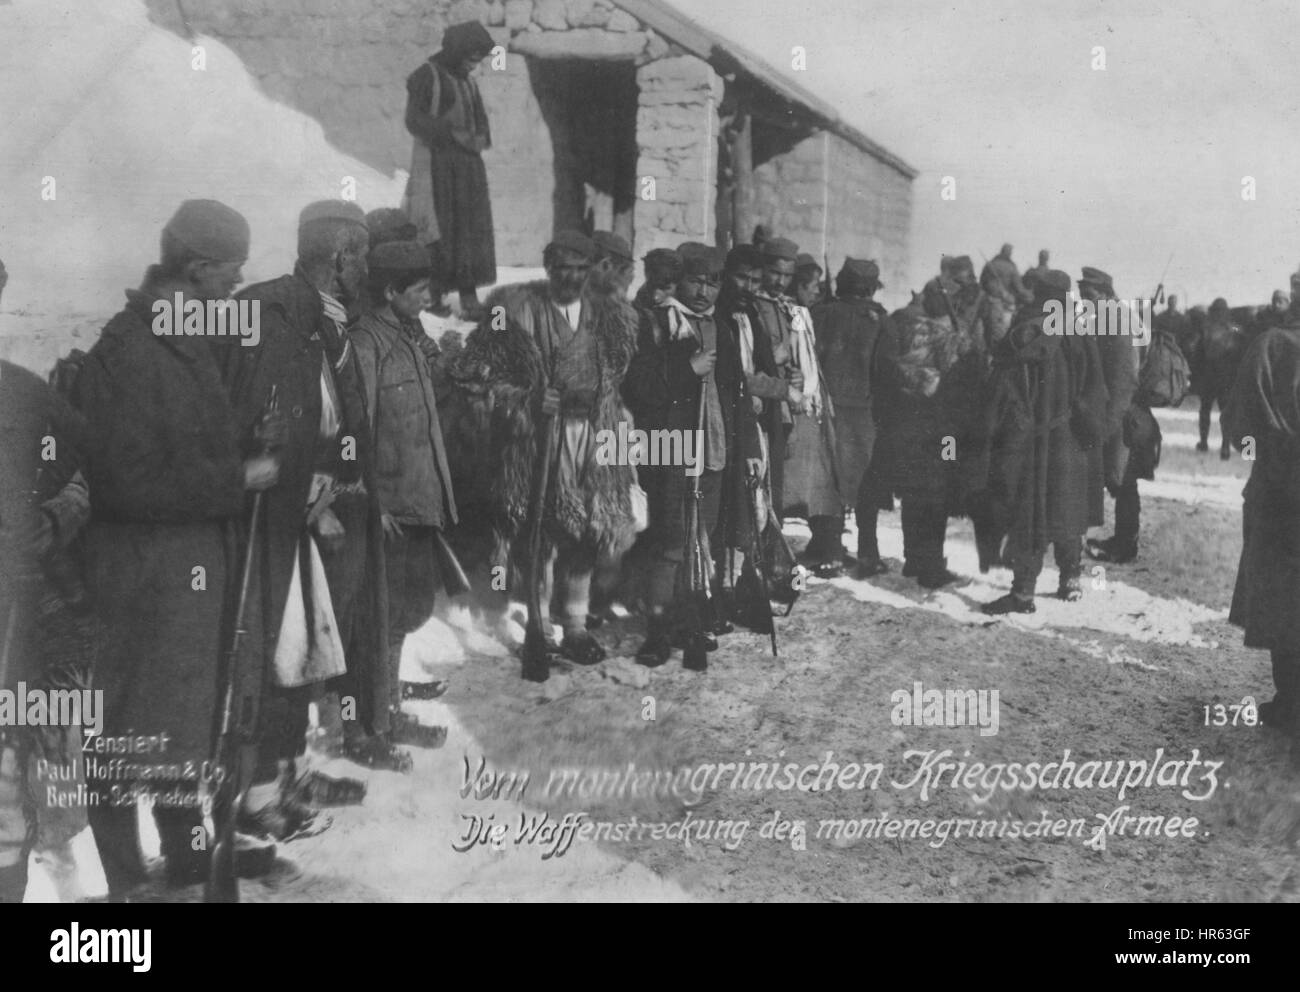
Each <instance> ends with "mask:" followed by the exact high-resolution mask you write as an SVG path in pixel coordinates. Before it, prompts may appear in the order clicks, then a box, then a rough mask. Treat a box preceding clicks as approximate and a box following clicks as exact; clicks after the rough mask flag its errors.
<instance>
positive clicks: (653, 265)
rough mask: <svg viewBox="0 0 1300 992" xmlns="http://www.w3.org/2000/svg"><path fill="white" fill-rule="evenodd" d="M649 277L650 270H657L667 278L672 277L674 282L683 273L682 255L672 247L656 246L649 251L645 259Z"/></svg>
mask: <svg viewBox="0 0 1300 992" xmlns="http://www.w3.org/2000/svg"><path fill="white" fill-rule="evenodd" d="M643 261H644V262H645V270H646V275H647V277H648V276H649V274H650V271H651V270H652V269H653V270H657V271H658V272H660V273H661V274H662V275H663V276H664V277H665V278H668V279H672V280H673V281H674V282H675V281H676V280H677V279H678V277H679V276H681V274H682V269H683V264H682V256H681V255H679V254H678V253H677V252H675V251H673V250H672V249H671V248H656V249H654V251H652V252H649V253H648V254H647V255H646V257H645V258H644V259H643Z"/></svg>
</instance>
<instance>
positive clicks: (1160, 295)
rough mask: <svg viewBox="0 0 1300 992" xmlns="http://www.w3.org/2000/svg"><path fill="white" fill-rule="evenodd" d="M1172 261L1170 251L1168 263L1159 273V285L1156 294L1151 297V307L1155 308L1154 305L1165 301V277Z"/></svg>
mask: <svg viewBox="0 0 1300 992" xmlns="http://www.w3.org/2000/svg"><path fill="white" fill-rule="evenodd" d="M1173 261H1174V253H1173V252H1172V251H1171V252H1170V253H1169V261H1167V262H1165V271H1164V272H1162V273H1160V282H1159V284H1158V285H1157V286H1156V292H1155V295H1154V296H1153V297H1151V306H1152V307H1154V306H1156V304H1158V303H1163V302H1164V299H1165V277H1166V276H1167V275H1169V266H1170V265H1172V264H1173Z"/></svg>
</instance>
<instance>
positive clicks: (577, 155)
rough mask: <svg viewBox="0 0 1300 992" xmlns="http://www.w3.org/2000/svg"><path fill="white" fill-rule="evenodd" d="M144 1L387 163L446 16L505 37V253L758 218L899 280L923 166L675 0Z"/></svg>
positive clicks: (500, 225) (700, 229) (501, 152)
mask: <svg viewBox="0 0 1300 992" xmlns="http://www.w3.org/2000/svg"><path fill="white" fill-rule="evenodd" d="M146 3H147V6H148V9H149V13H150V17H151V18H152V19H153V20H154V21H155V23H157V24H159V25H161V26H163V27H166V28H167V29H168V30H170V31H173V32H175V33H176V34H179V35H181V36H182V37H186V38H196V37H198V36H209V37H212V38H215V39H217V40H219V41H221V42H222V43H224V44H225V45H227V46H229V47H230V48H231V49H232V50H234V51H235V52H236V53H237V54H238V55H239V57H240V59H241V60H242V61H243V63H244V65H245V66H246V68H247V69H248V71H249V72H250V73H251V74H252V75H253V76H254V77H255V78H256V79H257V80H258V83H259V85H260V86H261V87H262V89H263V90H264V91H265V93H266V94H267V95H268V96H270V97H272V98H274V99H276V100H278V101H281V102H283V103H285V104H287V105H289V106H291V107H294V108H296V109H298V110H300V111H302V112H304V113H306V114H308V115H310V116H311V117H313V118H315V119H316V120H317V121H319V122H320V123H321V125H322V127H323V128H324V132H325V136H326V137H327V139H328V140H329V141H330V143H331V144H332V145H334V146H335V147H337V148H339V149H340V150H341V151H343V152H345V153H346V154H348V155H350V156H353V157H355V158H357V159H359V160H360V161H362V162H364V163H365V164H367V165H369V166H371V167H373V168H375V169H376V170H378V171H380V172H382V173H385V174H388V175H394V174H396V173H397V172H398V170H400V169H405V168H407V167H409V162H410V149H411V139H410V136H409V135H408V134H407V132H406V130H405V127H404V126H403V122H402V117H403V111H404V105H405V85H404V84H405V78H406V76H407V74H408V73H410V72H411V71H412V70H413V69H414V68H416V66H418V65H419V64H420V63H421V62H422V61H423V60H424V59H425V58H427V57H428V55H429V54H431V53H432V52H433V51H435V50H436V49H437V46H438V41H439V39H440V37H441V35H442V31H443V29H444V28H445V27H446V25H448V24H452V23H458V22H460V21H466V20H473V19H477V20H480V21H482V22H483V23H484V24H485V25H487V27H488V29H489V31H491V33H492V35H493V37H494V38H495V39H496V40H497V41H498V43H499V45H500V49H499V51H498V53H497V57H496V58H495V59H493V60H490V62H489V63H484V66H483V68H482V70H481V72H482V77H481V79H480V86H481V89H482V92H483V97H484V101H485V103H486V105H487V109H488V113H489V115H490V117H491V120H492V130H493V139H494V142H495V145H494V147H493V148H492V149H491V150H490V151H489V152H488V153H487V155H486V156H485V160H486V162H487V167H488V175H489V182H490V183H491V187H492V194H493V212H494V219H495V223H496V228H497V255H498V262H499V263H500V264H501V265H505V266H510V265H523V266H535V265H537V264H538V262H539V259H540V250H541V247H542V245H543V243H544V242H545V241H546V240H547V239H548V237H549V236H550V234H551V233H552V232H553V231H554V230H557V229H560V228H565V227H586V228H587V229H593V228H612V229H614V230H616V231H619V232H620V233H623V234H625V235H630V236H634V239H635V245H636V250H637V254H638V255H641V254H644V253H645V252H646V251H648V250H650V249H652V248H656V247H665V246H673V245H676V244H677V243H679V242H681V241H683V240H688V239H693V240H700V241H706V242H710V243H717V244H720V245H723V246H724V247H726V246H729V245H730V244H732V243H735V242H738V241H746V240H748V239H749V236H750V234H751V233H752V231H753V228H754V226H755V224H758V223H763V224H767V225H768V226H770V227H771V228H772V229H773V230H774V231H775V232H777V233H779V234H782V235H785V236H788V237H791V238H794V239H795V240H797V241H799V242H800V243H801V245H802V246H803V248H804V250H806V251H809V252H811V253H813V254H815V255H818V256H820V255H821V254H822V253H823V252H825V253H827V254H828V255H829V256H830V257H831V259H832V264H833V265H838V264H839V262H838V260H839V259H840V258H842V257H843V256H844V255H845V254H853V255H857V256H866V257H871V258H876V259H878V260H879V261H880V263H881V267H882V269H883V278H884V280H885V282H886V284H887V285H892V287H895V288H902V287H903V286H904V283H905V278H906V277H905V273H906V271H907V240H908V228H909V224H910V211H911V181H912V179H913V178H914V176H915V174H916V173H915V171H914V170H913V169H912V168H911V167H910V166H908V165H907V163H905V162H903V161H902V160H901V159H899V158H898V157H897V156H895V155H893V154H891V153H890V152H889V151H887V150H886V149H884V148H882V147H880V146H879V145H877V144H875V143H874V142H872V141H871V140H870V139H869V138H867V137H866V136H865V135H864V134H862V133H861V132H860V131H858V130H856V129H854V128H853V127H851V126H849V125H847V124H846V123H844V121H843V120H842V119H840V117H839V116H838V114H837V113H836V112H835V111H834V110H833V109H832V108H830V107H829V106H827V105H826V104H825V103H824V102H823V101H821V100H820V99H818V98H817V97H816V96H814V95H812V94H810V93H808V92H806V91H804V90H803V89H802V88H800V87H799V86H797V85H795V84H794V83H792V82H791V81H790V80H788V79H787V78H786V77H785V76H784V75H782V74H781V73H779V72H777V71H776V70H775V69H773V68H772V67H771V66H769V65H767V64H766V63H764V62H762V61H761V60H760V59H758V58H756V57H755V56H754V55H752V54H750V53H748V52H746V51H745V50H743V49H742V48H740V47H739V46H737V45H735V44H734V43H732V42H730V41H729V40H727V39H725V38H722V37H719V36H718V35H716V34H714V33H713V32H710V31H708V30H706V29H704V28H702V27H701V26H700V25H698V24H696V23H695V22H693V21H692V20H690V19H689V18H688V17H686V16H684V15H683V14H681V13H680V12H679V11H677V10H676V9H674V8H673V7H672V6H670V5H669V4H668V3H665V2H661V0H618V2H610V0H491V2H488V0H202V2H201V3H200V2H197V0H146ZM381 205H383V204H375V203H365V204H364V206H366V207H367V208H371V207H374V206H381Z"/></svg>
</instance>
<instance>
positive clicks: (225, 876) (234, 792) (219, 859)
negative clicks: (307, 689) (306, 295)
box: [200, 385, 277, 902]
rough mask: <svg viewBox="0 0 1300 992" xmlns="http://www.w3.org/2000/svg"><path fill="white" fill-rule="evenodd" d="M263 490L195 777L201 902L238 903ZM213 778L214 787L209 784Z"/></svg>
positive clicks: (269, 408) (271, 403) (272, 406)
mask: <svg viewBox="0 0 1300 992" xmlns="http://www.w3.org/2000/svg"><path fill="white" fill-rule="evenodd" d="M276 391H277V387H276V386H274V385H273V386H272V387H271V397H270V399H269V400H268V401H267V405H266V412H267V413H268V414H269V413H274V412H275V410H276V407H277V400H276ZM262 495H263V491H262V490H260V489H259V490H258V491H257V492H255V493H254V494H253V509H252V512H251V513H250V515H249V522H248V538H247V540H246V541H245V542H244V560H243V565H242V569H241V573H240V578H239V602H238V605H237V606H236V608H235V629H234V633H233V634H232V635H231V638H230V647H229V648H227V649H226V658H225V665H224V666H223V670H222V673H221V680H222V681H221V721H220V723H219V725H218V729H217V738H216V741H215V742H214V744H213V747H212V760H211V762H210V767H209V768H208V769H207V772H206V775H205V777H204V778H203V779H202V780H201V782H200V792H201V793H205V792H206V793H207V795H205V796H203V798H204V800H205V803H204V805H205V806H206V805H207V804H208V801H210V803H211V819H212V825H211V827H210V828H209V831H208V832H209V834H210V835H211V836H212V837H213V838H214V843H213V846H212V860H211V863H210V865H209V868H208V880H207V884H206V885H205V886H204V890H203V901H204V902H239V879H238V876H237V874H236V871H235V818H236V817H237V816H238V815H239V807H240V805H241V804H242V803H243V800H244V791H245V789H246V787H247V785H246V783H245V782H244V777H245V776H244V769H243V762H242V760H241V757H242V755H241V752H242V750H243V748H244V746H245V744H247V742H248V738H249V734H248V729H247V728H246V727H245V726H244V713H243V711H242V707H241V712H240V713H239V714H238V716H236V713H235V699H236V697H237V696H239V695H240V689H241V684H240V683H241V679H240V671H239V663H240V661H241V659H242V656H243V649H244V641H245V640H247V638H248V630H247V626H248V616H247V610H248V593H249V589H250V588H251V586H252V579H253V557H254V555H255V554H256V552H257V525H258V521H259V518H260V517H261V515H262ZM213 778H215V779H216V784H215V787H214V786H212V785H211V784H210V781H211V779H213Z"/></svg>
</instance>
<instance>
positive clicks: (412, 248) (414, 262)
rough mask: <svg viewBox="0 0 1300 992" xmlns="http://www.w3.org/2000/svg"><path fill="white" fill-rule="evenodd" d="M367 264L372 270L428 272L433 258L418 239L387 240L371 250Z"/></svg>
mask: <svg viewBox="0 0 1300 992" xmlns="http://www.w3.org/2000/svg"><path fill="white" fill-rule="evenodd" d="M366 264H367V265H368V266H369V268H370V269H371V271H382V272H428V271H429V269H430V268H431V267H432V265H433V260H432V259H431V258H430V257H429V252H428V249H426V248H425V247H424V245H422V244H420V243H419V242H418V241H385V242H384V243H383V244H380V245H376V246H375V247H374V248H373V249H372V250H371V252H370V256H369V257H368V258H367V260H366Z"/></svg>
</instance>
